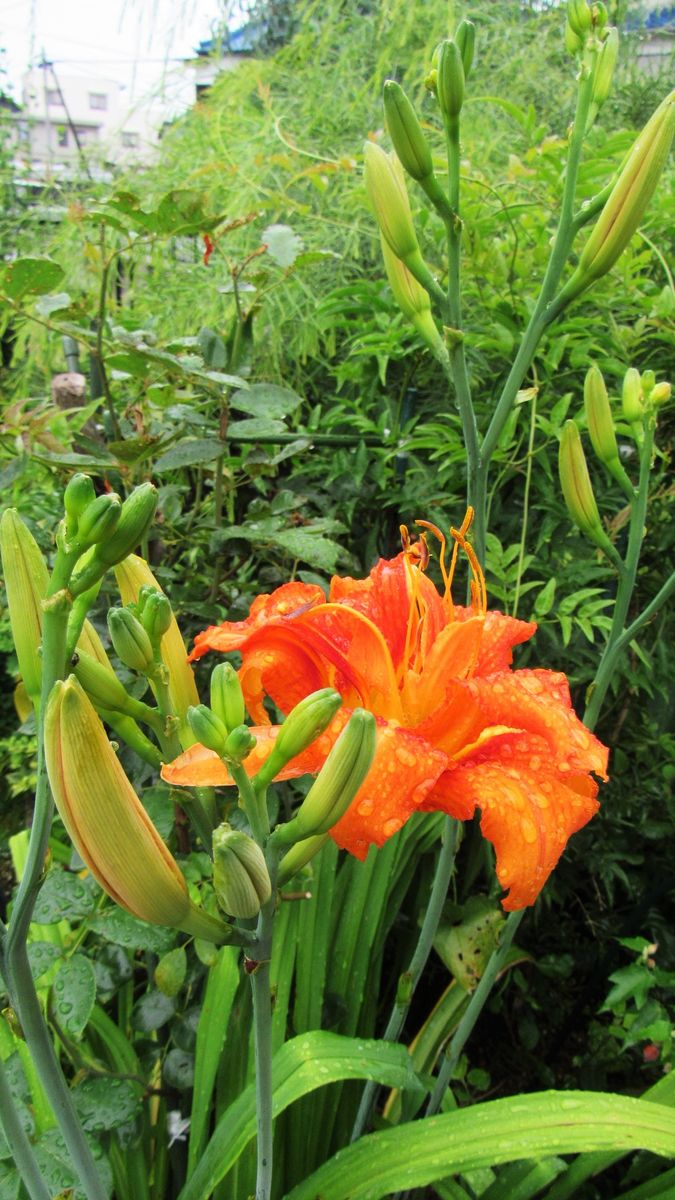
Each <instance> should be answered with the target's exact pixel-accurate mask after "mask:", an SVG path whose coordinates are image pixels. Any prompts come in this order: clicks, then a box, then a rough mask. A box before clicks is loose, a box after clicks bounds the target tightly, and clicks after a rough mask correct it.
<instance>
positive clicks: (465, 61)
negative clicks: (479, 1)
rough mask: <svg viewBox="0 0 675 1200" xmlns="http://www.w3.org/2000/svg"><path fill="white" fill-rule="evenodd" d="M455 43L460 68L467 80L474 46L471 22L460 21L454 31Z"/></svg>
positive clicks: (474, 39)
mask: <svg viewBox="0 0 675 1200" xmlns="http://www.w3.org/2000/svg"><path fill="white" fill-rule="evenodd" d="M454 40H455V42H456V43H457V49H458V50H459V53H460V56H461V59H462V66H463V68H464V78H465V79H468V78H469V74H470V72H471V67H472V64H473V56H474V49H475V45H476V26H475V25H474V23H473V21H460V23H459V25H458V26H457V28H456V30H455V39H454Z"/></svg>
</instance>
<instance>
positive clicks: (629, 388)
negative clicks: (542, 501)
mask: <svg viewBox="0 0 675 1200" xmlns="http://www.w3.org/2000/svg"><path fill="white" fill-rule="evenodd" d="M670 395H671V387H670V384H669V383H665V382H662V383H657V382H656V378H655V376H654V372H653V371H644V372H643V373H642V375H640V372H639V371H637V370H636V369H635V368H634V367H631V368H629V370H628V371H627V372H626V374H625V376H624V380H623V388H622V415H623V417H624V419H625V421H626V422H627V423H628V425H629V426H630V429H631V432H632V434H633V437H634V439H635V441H636V442H638V443H640V442H641V441H642V438H643V436H644V425H645V421H648V420H653V419H654V418H655V414H656V410H657V409H658V407H659V406H660V405H662V404H664V403H666V402H667V401H668V399H669V398H670ZM584 407H585V412H586V422H587V425H588V432H589V436H590V439H591V444H592V446H593V450H594V452H595V455H596V458H597V459H598V461H599V462H600V463H601V464H602V465H603V466H604V467H605V469H606V470H607V471H608V472H609V474H610V475H612V476H613V478H614V479H615V480H616V481H617V483H618V484H619V485H620V486H621V488H622V490H623V491H624V493H625V495H626V496H627V498H628V499H629V500H630V501H632V500H633V499H634V498H635V488H634V486H633V484H632V483H631V480H630V478H629V477H628V475H627V473H626V471H625V469H624V467H623V464H622V462H621V455H620V452H619V445H618V442H617V437H616V423H615V419H614V416H613V413H612V407H611V403H610V399H609V395H608V393H607V387H606V384H605V380H604V378H603V375H602V372H601V371H600V370H599V368H598V367H597V366H592V367H591V368H590V369H589V371H588V372H587V374H586V379H585V381H584ZM559 471H560V483H561V486H562V491H563V495H564V498H565V503H566V505H567V509H568V511H569V514H570V516H571V518H572V520H573V521H574V523H575V525H577V526H578V528H579V529H580V530H581V531H582V533H585V534H586V536H587V537H588V538H590V540H591V541H592V542H594V543H595V545H597V546H599V547H600V548H601V549H602V550H604V551H605V552H606V553H608V554H609V556H610V557H611V558H615V552H614V549H613V547H612V546H611V543H610V542H609V539H608V537H607V534H606V532H605V530H604V528H603V525H602V521H601V519H600V514H599V512H598V506H597V502H596V499H595V494H594V492H593V485H592V483H591V479H590V475H589V471H588V464H587V461H586V455H585V453H584V449H583V445H582V442H581V436H580V433H579V429H578V427H577V425H576V422H575V421H573V420H570V421H566V422H565V425H564V427H563V432H562V436H561V439H560V454H559Z"/></svg>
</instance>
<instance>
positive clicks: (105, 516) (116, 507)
mask: <svg viewBox="0 0 675 1200" xmlns="http://www.w3.org/2000/svg"><path fill="white" fill-rule="evenodd" d="M121 513H122V502H121V500H120V498H119V496H118V495H116V493H115V492H109V493H108V494H107V495H106V496H97V497H96V499H95V500H92V501H91V503H90V504H88V505H87V507H86V508H85V510H84V512H83V513H82V515H81V516H80V517H79V519H78V522H77V542H78V545H79V546H80V547H81V549H82V550H87V549H88V548H89V546H94V545H98V543H99V542H101V540H102V539H105V540H108V539H109V538H111V537H112V535H113V533H114V531H115V529H116V528H117V525H118V524H119V519H120V515H121ZM93 582H94V581H93V580H91V582H90V583H89V584H87V587H91V583H93ZM71 590H72V589H71ZM79 590H81V591H84V590H85V589H84V588H81V589H79Z"/></svg>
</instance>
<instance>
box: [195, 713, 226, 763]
mask: <svg viewBox="0 0 675 1200" xmlns="http://www.w3.org/2000/svg"><path fill="white" fill-rule="evenodd" d="M187 719H188V721H189V723H190V729H191V730H192V732H193V733H194V735H195V737H196V739H197V741H198V742H201V744H202V746H206V747H207V749H209V750H214V751H215V753H216V754H218V755H220V757H221V758H223V757H224V753H225V743H226V741H227V729H226V727H225V725H223V722H222V721H221V720H220V718H219V717H217V716H216V714H215V713H213V712H211V709H210V708H207V707H206V705H205V704H196V705H194V706H193V707H191V708H188V710H187Z"/></svg>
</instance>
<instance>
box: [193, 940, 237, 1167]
mask: <svg viewBox="0 0 675 1200" xmlns="http://www.w3.org/2000/svg"><path fill="white" fill-rule="evenodd" d="M238 986H239V951H238V950H237V949H236V948H235V947H234V946H223V947H222V949H221V950H220V952H219V956H218V961H217V962H216V963H215V965H214V966H213V967H212V968H211V970H210V971H209V978H208V983H207V985H206V992H205V994H204V1003H203V1005H202V1011H201V1013H200V1014H199V1025H198V1026H197V1041H196V1046H195V1080H194V1089H193V1093H192V1113H191V1122H190V1147H189V1151H188V1176H189V1175H191V1174H192V1172H193V1170H194V1168H195V1166H196V1164H197V1162H198V1161H199V1159H200V1157H201V1155H202V1152H203V1150H204V1145H205V1143H206V1133H207V1122H208V1116H209V1112H210V1109H211V1101H212V1097H213V1089H214V1087H215V1082H216V1074H217V1072H218V1060H219V1058H220V1055H221V1051H222V1049H223V1042H224V1041H225V1033H226V1030H227V1025H228V1021H229V1019H230V1012H231V1011H232V1004H233V1002H234V997H235V994H236V991H237V987H238Z"/></svg>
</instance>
